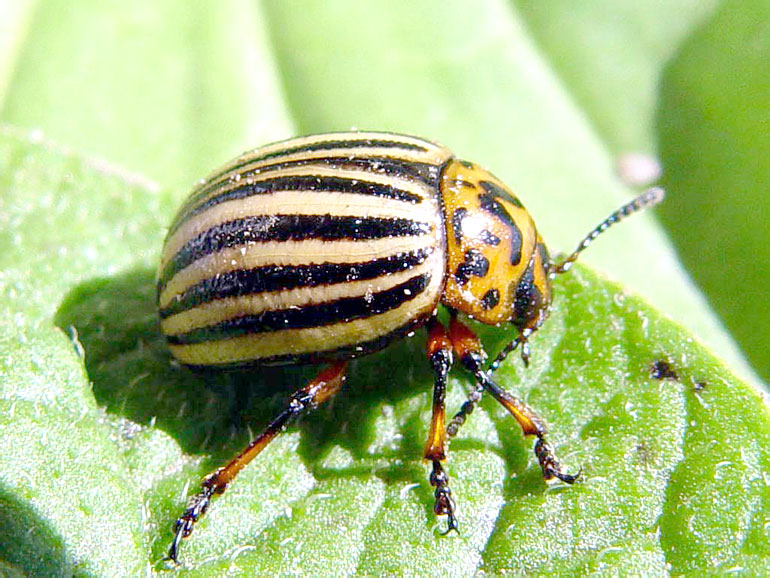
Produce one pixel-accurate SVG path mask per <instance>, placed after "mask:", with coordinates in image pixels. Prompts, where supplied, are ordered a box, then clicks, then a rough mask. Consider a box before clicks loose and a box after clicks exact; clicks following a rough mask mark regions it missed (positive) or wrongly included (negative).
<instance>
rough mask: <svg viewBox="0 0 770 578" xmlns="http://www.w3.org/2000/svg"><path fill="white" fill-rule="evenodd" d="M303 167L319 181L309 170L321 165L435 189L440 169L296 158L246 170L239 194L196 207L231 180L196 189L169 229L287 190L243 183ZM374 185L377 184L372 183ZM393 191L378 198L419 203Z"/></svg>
mask: <svg viewBox="0 0 770 578" xmlns="http://www.w3.org/2000/svg"><path fill="white" fill-rule="evenodd" d="M303 166H308V167H311V168H309V170H308V177H310V176H312V177H313V178H315V179H319V180H320V179H322V178H327V177H319V176H316V175H313V168H312V167H319V166H321V167H328V168H331V169H340V170H351V169H353V170H362V171H366V172H369V173H372V174H375V175H376V174H380V175H388V176H399V177H402V178H406V179H408V180H411V181H415V182H419V183H423V184H425V185H426V186H428V187H431V188H436V187H437V183H438V173H439V167H438V166H437V165H432V164H429V163H417V162H413V161H408V160H402V159H394V158H390V157H385V156H373V157H353V158H351V157H349V156H334V157H322V158H315V159H295V160H293V161H286V162H277V163H275V164H270V165H266V166H261V167H259V168H256V169H253V170H246V171H244V172H243V173H240V174H239V180H240V181H242V182H243V185H242V186H241V187H238V188H237V189H235V190H241V189H245V190H244V191H241V192H240V193H235V194H234V195H233V196H228V195H229V194H230V193H231V192H232V190H230V191H227V192H225V193H223V195H215V196H213V197H212V199H209V200H207V201H204V202H203V203H201V204H198V203H200V202H201V200H202V199H204V198H205V197H207V196H208V195H210V194H211V193H212V192H213V191H215V190H216V189H217V188H221V187H226V186H227V185H228V184H229V183H230V182H231V181H230V179H229V178H227V174H226V173H225V174H224V175H223V178H220V179H219V180H209V182H208V184H207V185H206V186H205V187H204V188H202V189H198V190H196V191H195V192H194V193H193V194H192V195H190V197H189V198H188V199H187V200H186V201H185V203H184V205H183V206H182V208H181V209H180V211H179V214H178V215H177V218H176V220H175V222H174V225H173V226H172V232H173V231H174V230H176V229H177V228H178V227H179V225H180V224H181V223H182V222H184V221H185V220H186V219H188V218H189V217H190V216H192V215H194V214H197V213H200V212H201V211H203V210H205V209H207V208H209V207H211V206H213V205H216V204H219V203H222V202H224V201H228V200H232V199H237V198H243V197H245V196H250V195H251V194H262V193H269V192H272V191H274V190H287V189H280V188H279V187H276V186H275V185H274V184H271V182H270V181H269V180H266V181H263V182H259V183H252V184H246V183H247V182H248V179H250V178H252V177H254V176H256V175H264V174H266V173H270V172H277V171H280V170H283V169H291V168H296V167H303ZM234 174H237V173H234ZM303 177H304V175H303ZM287 178H289V179H291V178H293V177H287ZM343 178H347V179H348V180H351V181H354V180H356V179H352V178H350V177H343ZM373 184H375V185H376V183H373ZM381 186H382V187H385V186H386V185H381ZM250 187H255V188H256V189H257V190H254V192H251V193H250V192H248V189H249V188H250ZM288 190H298V188H291V189H288ZM308 190H320V189H318V188H317V187H311V188H310V189H308ZM394 190H395V191H401V193H402V194H400V195H399V194H392V193H388V192H387V191H385V190H384V189H383V191H382V192H380V193H379V196H387V197H391V198H400V199H401V200H404V201H408V202H412V203H418V202H420V197H416V195H414V194H413V193H410V192H409V191H406V190H401V189H394ZM356 192H357V191H356ZM375 194H376V193H375Z"/></svg>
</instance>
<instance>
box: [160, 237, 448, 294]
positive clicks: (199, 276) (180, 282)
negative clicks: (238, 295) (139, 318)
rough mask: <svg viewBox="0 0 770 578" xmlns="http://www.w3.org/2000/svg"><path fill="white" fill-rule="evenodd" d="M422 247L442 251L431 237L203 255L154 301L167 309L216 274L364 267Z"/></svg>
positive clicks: (267, 246)
mask: <svg viewBox="0 0 770 578" xmlns="http://www.w3.org/2000/svg"><path fill="white" fill-rule="evenodd" d="M422 247H435V248H436V252H437V253H441V254H443V247H441V246H440V245H439V243H438V242H437V241H436V240H435V239H434V238H433V237H431V236H425V237H394V238H392V239H375V240H371V241H365V242H356V241H318V240H315V239H310V240H307V241H285V242H281V243H276V242H269V243H253V244H251V245H242V246H240V247H233V248H230V249H225V250H223V251H220V252H218V253H214V254H211V255H207V256H206V257H204V258H202V259H199V260H198V261H196V262H194V263H192V264H191V265H189V266H188V267H185V268H184V269H182V270H181V271H180V272H179V273H177V274H176V275H174V277H172V278H171V279H170V280H169V282H168V283H167V284H166V286H165V288H164V289H163V292H162V293H161V295H160V298H159V300H158V302H159V306H160V307H161V308H163V307H166V306H168V304H169V303H170V302H171V300H172V299H173V298H174V296H175V295H181V294H182V293H184V291H186V290H187V289H188V288H190V287H192V286H193V285H196V284H197V283H200V282H201V281H203V280H204V279H208V278H210V277H214V276H215V275H217V274H224V273H229V272H231V271H237V270H241V269H253V268H255V267H263V266H265V265H312V264H321V263H365V262H367V261H372V260H374V259H381V258H383V257H387V256H389V255H395V254H398V253H406V252H408V251H413V250H415V249H420V248H422Z"/></svg>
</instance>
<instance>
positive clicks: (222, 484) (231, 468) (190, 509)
mask: <svg viewBox="0 0 770 578" xmlns="http://www.w3.org/2000/svg"><path fill="white" fill-rule="evenodd" d="M347 368H348V363H347V361H342V362H337V363H335V364H334V365H331V366H330V367H328V368H326V369H324V370H323V371H321V372H320V373H319V374H318V375H317V376H316V378H315V379H313V381H311V382H310V383H309V384H307V385H306V386H305V387H303V388H302V389H300V390H298V391H297V392H295V393H294V394H293V395H292V396H291V398H290V401H289V405H288V407H286V409H284V410H283V411H282V412H281V413H279V414H278V416H277V417H276V418H275V419H274V420H273V421H272V422H270V424H269V425H268V426H267V427H266V428H265V429H264V431H263V432H262V433H261V434H259V436H257V438H256V439H255V440H254V441H252V442H251V443H250V444H249V446H248V447H247V448H246V449H245V450H243V451H242V452H241V453H240V454H238V455H237V456H236V457H235V458H233V460H231V461H230V463H228V464H227V465H226V466H224V467H222V468H219V469H218V470H216V471H214V472H212V473H211V474H209V475H208V476H206V477H205V478H204V479H203V482H201V491H200V492H198V493H197V494H195V495H194V496H193V497H192V498H190V500H189V502H188V503H187V508H186V509H185V511H184V513H183V514H182V515H181V516H180V517H179V518H178V519H177V521H176V525H175V530H176V533H175V535H174V541H173V542H172V543H171V547H170V548H169V551H168V558H169V559H171V560H173V561H174V562H178V557H179V547H180V545H181V543H182V539H184V538H187V537H188V536H189V535H190V534H191V533H192V531H193V527H194V525H195V523H196V522H197V521H198V520H199V519H200V518H201V517H202V516H203V515H204V514H205V513H206V510H207V509H208V507H209V504H210V503H211V498H212V497H213V496H214V495H215V494H221V493H223V492H224V491H225V489H226V488H227V485H228V484H229V483H230V482H232V481H233V479H234V478H235V476H237V475H238V473H239V472H240V471H241V470H242V469H243V468H244V467H246V465H248V463H249V462H250V461H251V460H253V459H254V458H255V457H257V455H258V454H259V453H260V452H261V451H262V450H263V449H265V447H267V445H268V444H269V443H270V442H271V441H273V439H274V438H275V437H276V436H277V435H278V434H280V433H281V432H282V431H283V430H284V429H285V428H286V426H287V425H288V423H289V422H291V421H292V420H293V419H295V418H296V417H297V416H299V415H300V414H301V413H303V412H305V411H307V410H309V409H314V408H315V407H317V406H318V405H320V404H322V403H323V402H325V401H327V400H328V399H330V398H332V397H333V396H334V394H336V393H337V392H338V391H339V390H340V388H341V387H342V384H343V383H344V382H345V374H346V373H347Z"/></svg>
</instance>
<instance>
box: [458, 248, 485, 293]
mask: <svg viewBox="0 0 770 578" xmlns="http://www.w3.org/2000/svg"><path fill="white" fill-rule="evenodd" d="M488 272H489V261H488V260H487V258H486V257H485V256H484V255H482V254H481V251H479V250H478V249H468V250H467V251H466V252H465V260H464V261H463V262H462V263H460V264H459V265H458V266H457V270H456V271H455V274H454V277H455V279H456V280H457V284H458V285H465V284H466V283H467V282H468V279H469V278H470V277H471V275H473V276H474V277H484V276H485V275H486V274H487V273H488Z"/></svg>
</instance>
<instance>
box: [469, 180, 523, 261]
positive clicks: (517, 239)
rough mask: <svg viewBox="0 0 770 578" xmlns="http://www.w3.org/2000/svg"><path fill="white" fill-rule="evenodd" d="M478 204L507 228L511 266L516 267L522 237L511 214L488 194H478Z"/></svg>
mask: <svg viewBox="0 0 770 578" xmlns="http://www.w3.org/2000/svg"><path fill="white" fill-rule="evenodd" d="M484 182H486V181H484ZM498 188H499V187H498ZM479 204H480V206H481V209H482V210H483V211H486V212H488V213H490V214H492V215H494V216H495V217H497V218H498V219H499V220H500V221H501V222H502V223H503V225H505V226H506V227H508V230H509V231H510V239H511V265H518V264H519V263H521V245H522V236H521V230H520V229H519V227H518V226H517V225H516V221H514V219H513V217H512V216H511V214H510V213H509V212H508V211H506V210H505V206H503V205H502V204H501V203H500V201H498V200H497V197H496V196H495V195H493V194H491V193H489V192H485V193H480V194H479Z"/></svg>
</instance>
